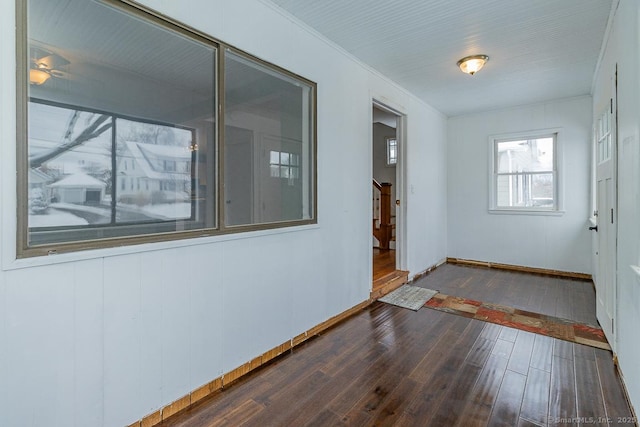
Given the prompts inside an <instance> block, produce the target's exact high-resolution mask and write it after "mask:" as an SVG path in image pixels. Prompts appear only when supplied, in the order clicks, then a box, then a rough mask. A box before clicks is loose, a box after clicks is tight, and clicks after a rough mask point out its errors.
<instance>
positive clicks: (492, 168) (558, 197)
mask: <svg viewBox="0 0 640 427" xmlns="http://www.w3.org/2000/svg"><path fill="white" fill-rule="evenodd" d="M561 131H562V129H559V128H553V129H539V130H533V131H525V132H517V133H508V134H500V135H491V136H489V141H488V152H489V173H488V177H489V208H488V211H489V213H491V214H516V215H517V214H523V215H549V216H553V215H563V214H564V210H563V208H564V191H563V186H562V182H563V181H562V169H563V168H562V165H563V162H562V144H561V134H562V132H561ZM541 138H553V154H554V155H553V169H552V170H550V171H529V172H522V173H518V175H523V176H528V175H536V174H549V173H551V174H552V175H553V206H552V207H536V206H522V207H519V206H498V189H497V186H498V177H500V176H511V175H514V174H513V173H499V172H498V171H497V168H498V162H497V160H498V159H497V156H498V150H497V148H498V144H499V143H501V142H508V141H518V140H527V139H541Z"/></svg>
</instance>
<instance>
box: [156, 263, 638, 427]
mask: <svg viewBox="0 0 640 427" xmlns="http://www.w3.org/2000/svg"><path fill="white" fill-rule="evenodd" d="M414 285H418V286H424V287H427V288H431V289H438V290H440V291H441V292H443V293H446V294H449V295H457V296H462V297H467V298H473V299H476V300H480V301H485V302H492V303H497V304H503V305H509V306H513V307H516V308H521V309H526V310H530V311H536V312H539V313H543V314H549V315H553V316H558V317H565V318H569V319H572V320H576V321H580V322H584V323H595V315H594V310H595V306H594V304H595V303H594V298H595V295H594V291H593V286H592V284H591V283H589V282H585V281H578V280H565V279H559V278H553V277H545V276H541V275H530V274H524V273H517V272H508V271H500V270H491V269H483V268H471V267H465V266H457V265H449V264H447V265H443V266H441V267H439V268H437V269H436V270H435V271H433V272H432V273H430V274H429V275H427V276H425V277H423V278H421V279H420V280H418V281H416V282H415V283H414ZM578 421H580V422H582V423H586V424H589V425H634V423H633V420H632V419H631V412H630V409H629V406H628V404H627V402H626V400H625V398H624V394H623V390H622V386H621V383H620V381H619V379H618V377H617V375H616V372H615V368H614V365H613V363H612V354H611V352H608V351H605V350H600V349H594V348H592V347H587V346H583V345H580V344H573V343H569V342H566V341H561V340H558V339H554V338H550V337H545V336H541V335H534V334H532V333H529V332H525V331H521V330H516V329H511V328H508V327H505V326H500V325H495V324H490V323H484V322H481V321H478V320H473V319H468V318H464V317H460V316H456V315H453V314H449V313H443V312H439V311H434V310H430V309H427V308H422V309H420V310H418V311H417V312H413V311H410V310H406V309H402V308H398V307H394V306H391V305H388V304H383V303H379V302H376V303H374V304H372V305H371V306H370V307H369V308H367V309H365V310H363V311H362V312H361V313H359V314H357V315H355V316H353V317H351V318H350V319H348V320H346V321H345V322H343V323H340V324H339V325H337V326H336V327H334V328H332V329H330V330H328V331H326V332H325V333H324V334H322V335H321V336H319V337H317V338H315V339H312V340H310V341H308V342H306V343H305V344H303V345H301V346H299V347H296V348H294V349H293V350H292V351H291V352H290V353H288V354H287V355H285V356H283V357H280V358H278V359H276V360H275V361H274V362H273V363H270V364H268V365H267V366H265V367H263V368H261V369H258V370H257V371H256V372H254V373H252V374H249V375H247V376H246V377H244V378H242V379H240V380H239V381H238V382H237V383H235V384H232V385H231V386H230V387H228V388H227V389H225V390H223V391H221V392H219V393H217V394H215V395H213V396H212V397H211V398H208V399H206V400H204V401H202V402H200V403H198V404H197V405H195V406H194V407H193V408H191V409H189V410H187V411H185V412H183V413H180V414H178V415H176V416H175V417H173V418H172V419H169V420H168V421H165V422H163V423H162V424H161V425H163V426H218V425H233V426H238V425H247V426H303V425H310V426H311V425H315V426H365V425H371V426H372V425H376V426H382V425H394V426H417V425H420V426H454V425H460V426H486V425H491V426H523V427H524V426H547V425H578Z"/></svg>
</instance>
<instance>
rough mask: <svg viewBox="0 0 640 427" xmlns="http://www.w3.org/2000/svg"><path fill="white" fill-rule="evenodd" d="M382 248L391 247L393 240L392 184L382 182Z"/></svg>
mask: <svg viewBox="0 0 640 427" xmlns="http://www.w3.org/2000/svg"><path fill="white" fill-rule="evenodd" d="M380 186H381V187H382V188H381V189H380V237H381V239H378V240H379V241H380V249H389V241H390V240H391V233H392V229H391V184H389V183H388V182H383V183H382V184H380Z"/></svg>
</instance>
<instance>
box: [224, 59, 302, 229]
mask: <svg viewBox="0 0 640 427" xmlns="http://www.w3.org/2000/svg"><path fill="white" fill-rule="evenodd" d="M225 55H226V57H225V113H226V116H225V122H226V123H227V124H228V125H229V126H228V127H229V129H228V130H227V131H225V146H224V152H225V159H224V161H225V169H224V170H225V173H224V179H225V185H224V189H225V195H224V198H225V224H226V225H230V226H232V225H248V224H264V223H273V222H283V221H295V220H306V219H311V218H313V211H314V207H313V188H314V185H313V179H314V172H313V165H314V163H313V161H314V160H313V153H312V152H313V144H312V140H313V139H312V133H313V126H312V123H313V117H312V116H313V108H312V105H313V99H312V89H313V88H312V86H311V85H310V84H308V83H306V82H304V81H302V80H301V79H297V78H294V77H292V76H289V75H287V74H285V73H281V72H278V71H275V70H273V69H271V68H268V67H266V66H264V65H262V64H260V63H258V62H256V61H252V60H249V59H247V58H245V57H244V56H241V55H238V54H236V53H233V52H231V51H227V52H225Z"/></svg>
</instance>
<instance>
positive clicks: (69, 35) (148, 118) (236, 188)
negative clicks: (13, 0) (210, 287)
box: [17, 0, 316, 257]
mask: <svg viewBox="0 0 640 427" xmlns="http://www.w3.org/2000/svg"><path fill="white" fill-rule="evenodd" d="M19 4H21V5H23V6H24V11H26V15H24V16H25V18H24V21H25V22H26V25H25V27H24V29H25V32H24V33H23V37H24V38H23V39H22V42H21V43H22V46H23V47H21V48H19V49H18V52H24V55H21V57H20V58H19V62H20V63H21V64H22V66H23V68H21V69H23V70H25V72H24V73H23V74H22V77H21V78H19V81H20V82H21V85H20V87H21V88H22V91H23V92H22V96H19V98H18V108H17V111H18V119H19V123H21V126H22V128H23V129H24V133H23V134H22V135H19V141H18V171H19V179H18V205H19V213H18V256H19V257H24V256H33V255H41V254H47V253H51V252H64V251H72V250H81V249H85V248H96V247H108V246H116V245H122V244H126V243H127V242H131V243H137V242H148V241H159V240H167V239H178V238H185V237H196V236H201V235H203V234H206V235H210V234H215V233H220V232H222V233H224V232H228V231H232V230H230V229H228V227H233V231H244V230H255V229H262V228H273V227H282V226H289V225H297V224H303V223H313V222H315V191H316V187H315V186H316V184H315V145H314V141H315V84H313V83H312V82H309V81H306V80H305V79H302V78H299V77H298V76H295V75H293V74H290V73H288V72H286V71H284V70H281V69H278V68H277V67H275V66H272V65H270V64H266V63H263V62H261V61H259V60H256V59H253V58H251V57H250V56H248V55H244V54H242V53H241V52H239V51H237V50H233V49H230V48H227V49H223V50H221V49H220V48H219V46H220V45H221V44H220V43H218V42H216V41H214V40H213V39H211V38H209V37H207V36H204V35H202V34H196V33H193V32H191V31H190V30H187V29H184V28H183V27H181V26H178V25H176V24H175V23H170V22H166V21H165V20H164V19H162V18H159V17H157V16H155V15H152V14H150V13H148V12H146V11H144V10H142V8H138V7H132V6H130V5H128V4H125V3H122V4H119V2H115V1H108V2H107V1H104V2H103V1H92V2H86V1H83V0H19ZM19 10H23V9H22V8H20V7H19ZM114 28H117V29H118V30H117V31H114V30H113V29H114ZM19 39H20V38H19ZM222 51H226V56H227V58H226V61H224V62H223V61H218V57H219V56H220V54H221V52H222ZM225 62H226V66H225V67H220V65H221V64H224V63H225ZM234 62H235V63H236V65H239V66H236V67H235V68H234V70H235V71H238V72H239V73H240V74H239V75H236V74H235V73H233V74H229V71H230V67H232V66H233V65H232V64H233V63H234ZM220 69H222V71H224V72H227V73H228V74H227V76H226V78H225V79H221V78H220V77H219V76H220V73H221V71H219V70H220ZM225 80H226V82H225ZM223 82H224V83H225V85H226V88H227V89H226V90H224V89H223V91H224V92H225V95H226V97H227V102H226V103H225V105H221V104H220V99H218V96H217V91H218V86H219V85H220V84H222V83H223ZM220 87H222V86H220ZM253 89H257V90H258V92H252V90H253ZM243 91H244V92H243ZM260 91H262V93H260ZM243 93H244V95H243ZM247 94H252V95H251V96H249V97H247V96H246V95H247ZM234 96H235V97H234ZM269 99H270V101H269ZM218 114H220V115H221V116H222V117H224V116H225V115H226V116H227V118H226V121H225V122H226V126H225V127H224V132H221V129H220V128H219V127H218V126H217V123H218V122H219V120H218V119H219V118H218ZM243 115H244V117H243ZM256 119H257V120H256ZM258 122H261V123H258ZM234 130H235V133H234ZM225 137H226V138H227V141H226V143H225V139H224V138H225ZM218 140H220V143H221V144H222V146H219V145H218V142H217V141H218ZM230 147H236V148H235V149H232V148H230ZM248 148H250V150H249V149H248ZM261 148H264V151H262V154H261V152H260V149H261ZM47 150H48V151H49V152H47ZM272 151H274V152H276V151H277V152H279V153H282V154H281V157H280V158H279V162H280V163H278V167H279V173H280V174H281V176H279V177H278V178H277V179H276V178H275V177H271V176H270V174H271V173H272V170H273V166H274V165H272V164H271V162H270V153H271V152H272ZM218 153H220V154H223V155H222V157H220V158H219V157H218ZM34 156H35V157H34ZM287 161H288V162H289V163H288V164H287V163H286V162H287ZM225 163H227V164H225ZM236 167H239V168H240V169H239V170H248V171H251V173H250V174H247V175H244V176H243V175H242V174H240V173H238V172H234V169H235V168H236ZM219 170H221V171H224V173H222V174H221V173H220V172H219ZM73 175H75V176H73ZM267 177H269V178H270V179H271V181H272V183H271V185H270V186H269V185H266V184H264V185H262V184H260V182H259V181H260V180H263V179H265V178H267ZM225 179H226V182H225ZM63 180H64V181H63ZM74 186H75V187H74ZM247 189H248V190H249V192H247V193H243V190H247ZM219 195H221V196H219ZM236 195H241V196H239V199H240V201H241V203H240V204H238V205H234V203H229V200H226V198H227V197H228V196H236ZM62 198H64V201H61V199H62ZM218 201H220V202H223V203H222V204H219V203H218ZM69 205H71V206H69ZM223 206H224V207H225V209H224V210H222V211H221V210H220V209H221V208H222V207H223ZM265 206H266V207H265ZM63 208H65V209H66V210H64V209H63ZM230 208H231V209H230ZM234 208H235V210H234ZM225 217H226V218H227V220H226V221H222V222H220V221H219V218H222V219H224V218H225Z"/></svg>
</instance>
